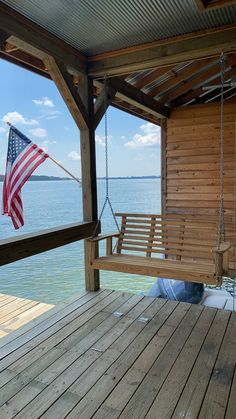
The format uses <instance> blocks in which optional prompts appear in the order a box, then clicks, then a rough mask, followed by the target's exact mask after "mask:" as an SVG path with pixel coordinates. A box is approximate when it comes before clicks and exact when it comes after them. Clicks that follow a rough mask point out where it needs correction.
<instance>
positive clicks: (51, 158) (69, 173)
mask: <svg viewBox="0 0 236 419" xmlns="http://www.w3.org/2000/svg"><path fill="white" fill-rule="evenodd" d="M6 123H7V125H9V127H11V126H12V124H11V123H10V122H9V121H7V122H6ZM48 158H49V159H50V160H52V161H53V163H55V164H57V166H59V167H60V168H61V169H62V170H64V172H66V173H67V174H68V175H69V176H71V177H72V178H73V179H74V180H76V182H78V183H79V184H80V186H81V181H80V180H79V179H78V178H77V177H75V176H74V175H72V173H71V172H69V170H67V169H66V168H65V167H64V166H62V165H61V163H59V162H58V161H57V160H55V159H54V158H53V157H51V156H49V154H48Z"/></svg>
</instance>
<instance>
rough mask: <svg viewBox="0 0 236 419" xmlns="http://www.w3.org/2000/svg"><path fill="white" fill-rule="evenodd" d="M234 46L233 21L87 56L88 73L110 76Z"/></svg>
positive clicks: (199, 56)
mask: <svg viewBox="0 0 236 419" xmlns="http://www.w3.org/2000/svg"><path fill="white" fill-rule="evenodd" d="M235 50H236V25H235V24H232V25H228V26H225V27H221V28H214V29H208V30H207V31H200V32H195V33H190V34H187V35H182V36H178V37H175V38H172V39H167V40H163V41H156V42H152V43H149V44H143V45H139V46H136V47H131V48H125V49H123V50H118V51H113V52H110V53H104V54H100V55H96V56H93V57H90V58H89V59H88V71H89V74H90V75H92V76H94V77H99V76H102V75H103V74H106V75H107V76H113V75H117V74H121V73H122V72H125V71H127V72H130V73H131V72H134V71H140V70H145V69H146V70H147V69H152V68H155V67H161V66H164V65H170V64H172V65H176V64H178V63H182V62H184V61H190V60H197V59H201V58H207V57H213V56H219V55H220V53H221V52H222V51H224V52H233V51H235Z"/></svg>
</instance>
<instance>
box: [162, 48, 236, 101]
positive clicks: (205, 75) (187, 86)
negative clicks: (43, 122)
mask: <svg viewBox="0 0 236 419" xmlns="http://www.w3.org/2000/svg"><path fill="white" fill-rule="evenodd" d="M235 60H236V58H235V57H234V56H231V55H230V56H229V57H227V58H226V67H229V66H232V65H233V64H234V63H235ZM217 65H218V69H216V68H215V67H216V66H217ZM219 72H220V66H219V63H217V61H216V63H215V65H214V66H213V67H211V68H209V69H208V68H207V70H206V71H204V72H201V74H200V75H198V74H197V75H196V77H194V78H191V80H190V81H186V82H185V83H183V84H181V85H180V86H178V87H177V88H176V89H175V90H174V91H173V92H170V93H167V94H166V95H163V96H161V98H160V102H161V103H162V104H167V103H171V102H172V101H173V100H174V99H176V98H177V97H179V96H182V95H183V94H184V93H187V92H188V91H189V90H191V89H192V88H193V87H195V86H197V85H198V84H200V83H202V82H204V81H205V80H207V79H209V78H211V77H214V75H215V74H218V73H219ZM193 76H194V74H193Z"/></svg>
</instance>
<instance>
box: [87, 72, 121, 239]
mask: <svg viewBox="0 0 236 419" xmlns="http://www.w3.org/2000/svg"><path fill="white" fill-rule="evenodd" d="M107 101H108V86H107V78H106V75H105V76H104V116H105V139H104V140H105V168H106V176H105V181H106V196H105V201H104V203H103V206H102V209H101V212H100V215H99V217H98V223H97V225H96V228H95V230H94V233H93V236H92V237H93V238H94V237H95V236H96V235H97V230H98V225H99V224H100V221H101V218H102V216H103V213H104V211H105V208H106V206H107V204H108V206H109V208H110V210H111V214H112V217H113V219H114V222H115V225H116V228H117V230H118V232H119V233H120V228H119V225H118V222H117V219H116V216H115V212H114V210H113V207H112V204H111V200H110V196H109V162H108V129H107V125H108V124H107V108H108V107H107ZM115 247H116V246H115Z"/></svg>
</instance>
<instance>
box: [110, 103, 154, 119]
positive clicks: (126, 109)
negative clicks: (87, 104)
mask: <svg viewBox="0 0 236 419" xmlns="http://www.w3.org/2000/svg"><path fill="white" fill-rule="evenodd" d="M112 106H113V107H114V108H116V109H119V110H120V111H124V112H126V113H128V114H130V115H133V116H136V117H137V118H141V119H142V120H143V121H147V122H152V124H156V125H160V119H159V118H155V116H154V115H151V114H148V113H147V112H144V111H142V110H140V109H138V108H135V109H134V108H132V109H131V107H130V105H129V104H128V103H125V102H122V101H121V102H118V101H116V100H113V102H112Z"/></svg>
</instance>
